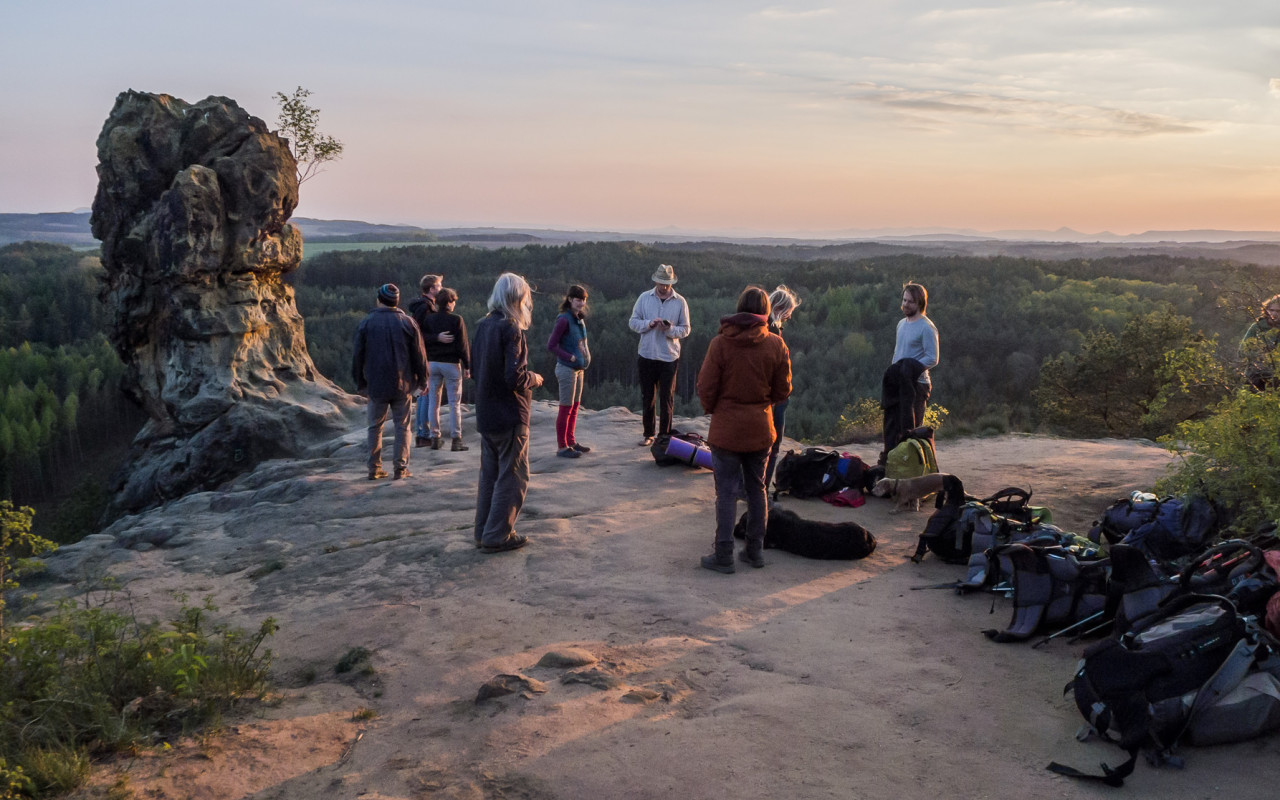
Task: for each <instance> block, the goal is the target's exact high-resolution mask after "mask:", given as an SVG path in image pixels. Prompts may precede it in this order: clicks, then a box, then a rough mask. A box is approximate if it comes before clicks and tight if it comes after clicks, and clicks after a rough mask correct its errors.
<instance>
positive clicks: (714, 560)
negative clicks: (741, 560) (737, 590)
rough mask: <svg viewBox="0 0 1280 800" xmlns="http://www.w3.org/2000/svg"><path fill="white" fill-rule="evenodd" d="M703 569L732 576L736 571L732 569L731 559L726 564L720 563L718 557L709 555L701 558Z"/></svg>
mask: <svg viewBox="0 0 1280 800" xmlns="http://www.w3.org/2000/svg"><path fill="white" fill-rule="evenodd" d="M702 567H703V569H709V570H713V571H715V572H723V573H724V574H725V575H732V574H733V573H734V572H736V571H737V570H735V569H734V567H733V559H732V558H730V559H729V561H728V562H724V561H721V560H720V558H719V557H718V556H715V555H710V556H703V557H702Z"/></svg>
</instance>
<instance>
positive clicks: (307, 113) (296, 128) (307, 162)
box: [275, 86, 342, 184]
mask: <svg viewBox="0 0 1280 800" xmlns="http://www.w3.org/2000/svg"><path fill="white" fill-rule="evenodd" d="M310 96H311V90H310V89H304V88H302V87H301V86H299V87H298V88H297V89H294V90H293V94H292V95H286V94H285V93H284V92H276V94H275V99H276V102H277V103H279V104H280V119H279V121H278V122H279V125H280V129H279V130H278V131H277V133H279V134H280V135H281V136H283V137H285V138H286V139H288V140H289V145H290V148H291V149H292V150H293V157H294V158H295V159H297V161H298V183H299V184H301V183H304V182H305V181H307V180H310V179H311V178H312V177H314V176H315V175H317V174H319V173H320V172H322V171H323V170H321V169H320V166H321V165H322V164H324V163H326V162H329V161H337V160H338V159H339V158H341V157H342V142H340V141H338V140H337V139H335V138H333V137H332V136H329V135H327V134H323V133H321V132H320V131H319V130H318V128H317V126H318V124H319V122H320V109H318V108H312V107H311V106H310V105H308V103H307V98H308V97H310Z"/></svg>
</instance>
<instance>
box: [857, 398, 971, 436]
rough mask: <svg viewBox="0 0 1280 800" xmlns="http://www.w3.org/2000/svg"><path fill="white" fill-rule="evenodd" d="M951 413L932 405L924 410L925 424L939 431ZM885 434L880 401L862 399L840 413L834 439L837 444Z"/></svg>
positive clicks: (935, 404) (934, 404)
mask: <svg viewBox="0 0 1280 800" xmlns="http://www.w3.org/2000/svg"><path fill="white" fill-rule="evenodd" d="M950 413H951V412H950V411H948V410H947V409H945V408H943V407H942V406H940V405H938V404H937V403H931V404H929V405H928V406H927V407H926V408H925V410H924V424H925V425H928V426H929V427H931V428H933V429H934V430H935V431H937V430H938V429H939V428H941V427H942V423H943V422H945V421H946V419H947V415H949V414H950ZM883 432H884V409H882V408H881V407H880V401H879V400H876V399H874V398H871V397H862V398H859V399H858V401H857V402H855V403H850V404H849V405H847V406H845V407H844V411H841V412H840V419H839V420H838V421H837V422H836V425H835V430H834V431H833V432H832V438H833V439H835V441H837V442H853V441H863V440H866V439H879V438H880V435H881V434H882V433H883Z"/></svg>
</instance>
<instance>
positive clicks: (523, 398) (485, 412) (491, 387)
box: [471, 311, 536, 433]
mask: <svg viewBox="0 0 1280 800" xmlns="http://www.w3.org/2000/svg"><path fill="white" fill-rule="evenodd" d="M471 377H472V378H473V379H474V380H475V382H476V430H477V431H479V432H480V433H506V432H508V431H511V430H514V429H516V428H521V427H524V428H527V427H529V411H530V407H531V406H532V405H533V387H534V386H535V385H536V379H535V378H534V375H533V373H531V372H529V348H528V345H527V344H526V343H525V338H524V331H522V330H520V329H518V328H517V327H516V326H515V325H512V324H511V321H510V320H508V319H507V318H506V317H505V316H503V314H502V312H501V311H490V312H489V315H488V316H487V317H485V318H484V319H482V320H480V324H478V325H476V335H475V339H474V340H473V341H472V343H471Z"/></svg>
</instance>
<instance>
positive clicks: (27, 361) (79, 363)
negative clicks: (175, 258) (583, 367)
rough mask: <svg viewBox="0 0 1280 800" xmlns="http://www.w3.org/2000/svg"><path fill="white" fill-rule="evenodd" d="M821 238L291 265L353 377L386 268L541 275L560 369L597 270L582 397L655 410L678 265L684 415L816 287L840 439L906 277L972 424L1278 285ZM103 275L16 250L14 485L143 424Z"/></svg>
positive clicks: (3, 281)
mask: <svg viewBox="0 0 1280 800" xmlns="http://www.w3.org/2000/svg"><path fill="white" fill-rule="evenodd" d="M817 252H818V254H819V255H821V253H822V252H823V251H817ZM832 252H835V251H832ZM751 253H757V254H754V255H753V254H751ZM812 255H813V252H812V251H808V252H807V254H806V259H807V260H802V259H801V258H797V257H796V256H795V254H794V253H793V252H792V251H790V250H787V249H785V248H768V247H761V248H758V249H756V250H752V251H751V252H750V253H747V254H744V253H743V252H742V247H741V246H734V247H733V248H727V247H726V248H718V247H717V246H716V245H715V244H713V243H699V244H697V245H683V246H681V245H671V246H644V245H639V244H635V243H589V244H574V245H567V246H556V247H549V246H541V245H528V246H524V247H520V248H514V247H512V248H503V249H498V250H490V249H481V248H475V247H471V246H466V245H462V246H438V245H437V246H422V245H414V246H393V247H386V248H384V249H382V250H359V251H354V250H353V251H331V252H325V253H322V254H320V255H315V256H312V257H309V258H307V259H306V260H305V261H304V262H303V265H302V267H301V268H300V269H299V270H298V271H296V272H295V273H293V274H292V275H291V276H290V277H289V279H290V281H291V282H292V284H293V285H294V287H295V289H296V292H297V301H298V307H299V309H300V310H301V312H302V313H303V315H304V317H305V319H306V331H307V341H308V347H309V348H310V352H311V355H312V357H313V359H314V360H315V362H316V364H317V367H318V368H319V369H320V371H321V372H323V373H324V374H325V375H327V376H329V377H330V378H333V379H334V380H336V381H337V382H338V383H339V384H341V385H342V386H344V387H345V388H347V389H348V390H350V389H352V388H353V386H352V381H351V376H350V362H351V340H352V335H353V333H354V330H355V327H356V325H357V323H358V322H359V320H360V319H361V318H362V317H363V316H364V314H365V313H367V311H368V309H369V308H370V307H371V306H372V304H373V298H374V292H375V290H376V287H377V286H378V285H380V284H382V283H385V282H388V281H390V282H394V283H396V284H398V285H399V286H400V287H401V289H402V293H403V296H404V297H405V299H406V303H407V301H408V299H409V298H411V297H413V296H414V294H415V293H416V288H417V282H418V279H419V277H420V276H421V275H422V274H424V273H428V272H432V273H439V274H443V275H444V276H445V283H446V285H448V286H451V287H453V288H454V289H456V290H457V291H458V292H459V294H460V301H459V305H458V312H459V313H460V314H461V315H462V316H463V318H464V319H465V320H467V322H468V325H470V326H471V327H474V325H475V323H476V321H477V320H478V319H480V317H481V316H483V313H484V308H483V306H484V302H485V299H486V298H487V296H488V294H489V291H490V289H491V288H492V286H493V282H494V280H495V279H496V277H497V276H498V275H499V274H500V273H502V272H503V271H507V270H510V271H514V272H518V273H520V274H522V275H524V276H526V277H527V278H529V280H530V281H531V282H532V283H533V284H534V286H535V287H536V289H537V295H536V297H535V309H534V325H533V328H532V330H531V331H530V332H529V341H530V345H531V352H532V361H533V366H534V368H535V369H536V370H538V371H540V372H542V373H543V374H544V375H545V376H548V377H550V376H551V374H552V370H553V359H552V357H551V355H550V354H549V353H547V352H546V350H545V348H544V344H545V340H546V337H547V334H548V332H549V331H550V327H551V324H552V322H553V320H554V318H555V315H556V309H557V307H558V305H559V303H560V301H561V299H562V298H563V293H564V291H565V289H566V288H567V287H568V285H569V284H571V283H583V284H585V285H586V286H587V287H588V288H589V290H590V292H591V300H590V307H591V317H590V318H589V322H588V325H589V330H590V335H591V346H592V352H593V356H594V358H593V363H592V366H591V368H590V370H589V371H588V373H587V380H588V388H587V392H586V396H585V399H584V402H585V404H586V405H587V406H588V407H591V408H605V407H608V406H614V405H623V406H628V407H630V408H632V409H637V408H638V403H639V392H638V391H637V389H636V387H635V356H636V336H635V334H633V333H631V331H630V329H629V328H628V326H627V320H628V318H629V316H630V313H631V307H632V305H633V303H634V301H635V298H636V296H637V295H638V294H639V293H640V292H642V291H645V290H647V289H648V288H650V287H651V285H652V284H651V283H650V281H649V276H650V275H651V274H652V272H653V269H654V267H655V266H656V265H657V264H659V263H670V264H674V265H675V268H676V273H677V275H678V276H679V279H680V280H679V283H678V284H677V289H678V290H679V291H680V293H681V294H683V295H684V296H685V297H686V298H687V299H688V301H689V306H690V312H691V316H692V319H693V326H694V333H693V335H692V336H691V337H690V338H689V339H687V340H686V341H685V343H684V357H683V358H682V363H681V372H680V390H679V397H678V399H677V413H678V414H683V415H698V414H701V413H702V410H701V408H700V407H699V406H698V404H697V401H696V399H695V395H694V386H695V379H696V375H697V369H698V367H699V365H700V363H701V360H702V356H703V353H704V352H705V350H706V347H707V343H708V342H709V341H710V339H711V337H712V336H714V335H715V333H716V329H717V323H718V320H719V318H720V317H721V316H722V315H724V314H727V313H729V312H730V311H732V309H733V307H734V302H735V299H736V297H737V295H738V293H739V292H740V291H741V289H742V288H743V287H744V286H746V285H748V284H757V285H760V286H763V287H765V288H767V289H771V288H772V287H773V286H775V285H777V284H779V283H786V284H787V285H789V286H790V287H792V288H793V289H795V290H796V291H797V292H798V293H799V294H800V296H801V298H802V299H803V304H802V305H801V307H800V308H799V310H798V312H797V313H796V315H795V317H794V318H793V320H792V322H791V323H790V324H789V325H788V327H787V328H786V330H785V332H784V334H785V337H786V340H787V342H788V345H789V346H790V348H791V352H792V361H793V370H794V375H795V393H794V395H793V401H792V403H791V407H790V410H789V412H788V433H789V434H790V435H792V436H794V437H796V438H800V439H809V440H823V441H831V440H832V437H833V435H834V434H835V432H836V431H837V428H838V426H839V420H840V415H841V413H842V412H843V411H845V409H847V408H848V407H849V406H850V405H854V404H856V403H858V401H859V400H862V399H865V398H878V397H879V386H880V378H881V374H882V372H883V370H884V367H885V366H886V365H887V364H888V361H889V358H890V355H891V353H892V348H893V328H894V325H895V324H896V322H897V320H898V318H899V316H900V313H899V310H898V300H899V297H900V288H901V286H902V284H903V283H904V282H906V281H908V280H916V281H920V282H922V283H923V284H924V285H925V286H927V287H928V289H929V293H930V302H929V313H930V316H931V317H932V318H933V319H934V321H935V322H936V323H937V325H938V328H939V330H940V331H941V356H942V361H941V364H940V366H939V367H938V369H937V370H936V371H935V373H934V381H935V388H934V399H935V401H936V402H938V403H940V404H942V405H943V406H945V407H946V408H947V409H948V410H949V411H950V416H949V417H948V422H947V428H948V430H949V431H950V432H953V433H966V432H982V431H1003V430H1035V429H1038V428H1041V427H1043V426H1044V421H1043V420H1041V419H1040V418H1039V416H1038V414H1037V411H1036V405H1035V403H1034V402H1033V399H1032V391H1033V390H1034V389H1036V388H1037V387H1038V386H1039V385H1040V380H1041V371H1042V366H1043V365H1044V364H1045V363H1046V361H1050V360H1053V359H1055V358H1056V357H1058V356H1060V355H1062V354H1064V353H1066V354H1076V353H1078V352H1079V351H1080V349H1081V347H1082V345H1083V343H1085V342H1086V341H1092V339H1090V337H1091V336H1093V335H1094V334H1096V332H1098V331H1106V332H1109V333H1110V334H1112V335H1116V336H1119V335H1120V334H1121V333H1122V331H1123V330H1124V328H1125V325H1126V324H1127V323H1129V322H1130V321H1131V320H1133V319H1134V318H1135V317H1137V316H1138V315H1140V314H1144V313H1148V312H1151V311H1165V312H1168V313H1170V314H1176V315H1178V316H1180V317H1186V318H1189V319H1190V320H1191V327H1192V328H1193V329H1195V330H1196V331H1197V332H1198V331H1203V332H1205V333H1206V334H1208V335H1210V336H1213V335H1217V336H1219V338H1220V341H1221V342H1222V344H1221V345H1220V347H1221V348H1224V349H1233V348H1234V343H1235V341H1236V339H1237V338H1238V336H1239V333H1240V331H1241V330H1243V328H1244V326H1245V325H1246V324H1247V323H1248V322H1249V319H1250V316H1249V311H1248V310H1247V309H1243V310H1242V309H1237V308H1233V306H1239V305H1241V304H1240V303H1236V302H1234V300H1233V298H1234V296H1235V294H1234V293H1238V292H1239V291H1240V290H1241V287H1247V286H1262V285H1265V282H1266V280H1267V277H1268V274H1269V273H1267V272H1265V271H1264V270H1262V269H1261V268H1257V267H1242V266H1239V265H1233V264H1231V263H1228V262H1220V261H1206V260H1198V259H1183V258H1175V257H1169V256H1159V255H1152V256H1135V257H1128V258H1120V259H1101V260H1093V261H1087V260H1076V261H1053V262H1049V261H1033V260H1027V259H1015V258H1006V257H995V258H981V257H964V256H948V257H929V256H924V255H901V254H897V255H887V256H882V257H876V258H865V259H858V260H848V259H844V260H841V259H836V258H833V259H823V258H811V257H809V256H812ZM102 274H103V273H102V267H101V265H100V264H99V262H98V259H97V257H96V256H94V255H92V254H86V253H84V252H77V251H74V250H72V249H70V248H68V247H65V246H62V245H51V244H38V243H32V242H26V243H21V244H15V245H8V246H5V247H2V248H0V403H3V405H4V416H3V424H0V497H11V498H12V499H14V500H17V501H19V502H34V501H36V500H38V499H39V497H41V496H42V493H45V492H46V491H47V489H48V486H49V484H50V482H51V481H54V480H55V479H58V480H64V481H65V480H67V479H68V478H69V477H74V476H75V475H76V473H77V466H78V465H80V464H82V463H83V462H84V460H85V459H87V458H91V457H92V455H93V453H94V452H95V450H97V449H100V448H101V447H103V446H105V445H104V443H105V442H107V441H108V440H111V441H114V442H115V443H116V446H118V444H119V441H120V439H121V437H122V436H125V437H127V436H129V435H131V433H132V432H133V431H136V430H137V429H138V426H139V425H140V424H141V419H142V418H141V416H140V414H139V412H138V410H137V409H135V408H134V407H133V406H132V405H130V404H129V403H128V402H125V401H124V398H123V396H122V394H121V393H120V392H119V390H118V382H119V380H120V376H121V375H122V373H123V367H122V365H121V363H120V361H119V359H118V358H117V356H116V354H115V352H114V350H113V349H112V348H111V346H110V345H109V343H108V342H107V339H106V335H105V334H106V331H107V329H108V325H109V320H108V318H107V312H106V309H105V307H104V306H103V304H102V303H101V302H100V301H99V299H98V292H99V289H100V285H101V276H102ZM1245 305H1247V304H1245ZM468 388H469V387H468ZM554 392H555V387H554V381H548V385H547V386H545V387H544V388H543V389H542V390H540V392H539V394H538V396H539V397H540V398H542V399H550V398H552V397H554ZM944 432H945V431H944ZM113 437H114V438H113Z"/></svg>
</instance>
